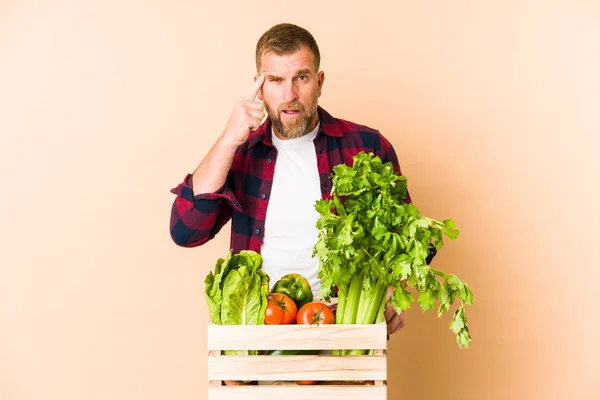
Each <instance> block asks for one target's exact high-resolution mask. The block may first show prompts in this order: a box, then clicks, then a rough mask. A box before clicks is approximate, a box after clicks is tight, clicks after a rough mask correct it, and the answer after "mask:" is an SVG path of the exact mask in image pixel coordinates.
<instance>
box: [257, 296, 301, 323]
mask: <svg viewBox="0 0 600 400" xmlns="http://www.w3.org/2000/svg"><path fill="white" fill-rule="evenodd" d="M297 312H298V309H297V308H296V303H294V300H292V298H291V297H289V296H286V295H285V294H283V293H271V294H270V295H269V296H267V309H266V310H265V324H266V325H280V324H293V323H294V322H295V321H296V313H297Z"/></svg>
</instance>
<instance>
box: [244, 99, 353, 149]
mask: <svg viewBox="0 0 600 400" xmlns="http://www.w3.org/2000/svg"><path fill="white" fill-rule="evenodd" d="M317 113H318V114H319V121H320V123H321V126H320V128H319V132H318V133H317V137H319V136H320V135H321V132H322V133H324V134H325V135H327V136H331V137H343V136H344V135H343V134H342V131H340V127H339V126H338V123H337V120H336V119H335V118H334V117H332V116H331V115H330V114H329V113H328V112H327V111H325V110H324V109H323V108H322V107H321V106H317ZM260 142H263V143H264V144H265V145H267V146H273V140H272V139H271V120H270V119H269V118H267V119H266V120H265V122H264V123H263V124H262V125H261V126H260V127H259V128H258V129H257V130H255V131H254V132H250V135H249V136H248V140H247V143H248V148H249V149H251V148H252V147H254V146H255V145H256V144H257V143H260Z"/></svg>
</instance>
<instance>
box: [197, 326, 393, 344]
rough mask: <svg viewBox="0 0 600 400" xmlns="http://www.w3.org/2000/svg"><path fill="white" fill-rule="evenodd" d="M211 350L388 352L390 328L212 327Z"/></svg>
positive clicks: (209, 336)
mask: <svg viewBox="0 0 600 400" xmlns="http://www.w3.org/2000/svg"><path fill="white" fill-rule="evenodd" d="M207 334H208V350H311V349H317V350H336V349H348V350H353V349H385V348H386V345H387V339H386V325H385V323H379V324H365V325H335V324H334V325H319V326H310V325H212V324H211V325H209V326H208V332H207Z"/></svg>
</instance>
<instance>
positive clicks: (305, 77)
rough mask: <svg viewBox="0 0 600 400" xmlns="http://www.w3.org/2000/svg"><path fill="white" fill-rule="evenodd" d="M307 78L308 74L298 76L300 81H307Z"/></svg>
mask: <svg viewBox="0 0 600 400" xmlns="http://www.w3.org/2000/svg"><path fill="white" fill-rule="evenodd" d="M307 79H308V76H306V75H300V76H299V77H298V80H299V81H305V80H307Z"/></svg>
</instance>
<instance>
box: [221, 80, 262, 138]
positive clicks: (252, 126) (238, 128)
mask: <svg viewBox="0 0 600 400" xmlns="http://www.w3.org/2000/svg"><path fill="white" fill-rule="evenodd" d="M264 82H265V75H264V74H260V75H259V77H258V78H256V81H255V82H254V85H253V86H252V89H251V90H250V92H248V94H247V95H246V97H244V98H243V99H240V100H239V101H238V102H237V103H236V105H235V107H234V108H233V111H232V112H231V115H230V116H229V121H227V126H226V127H225V130H224V131H223V135H222V137H221V140H222V141H223V142H225V143H227V145H230V146H232V147H233V148H234V149H237V148H238V147H239V146H241V145H242V144H243V143H244V142H245V141H246V139H247V138H248V135H249V134H250V132H252V131H255V130H257V129H258V127H259V126H260V124H261V122H262V120H263V118H264V117H265V112H264V107H265V106H264V104H263V103H262V102H260V101H257V100H256V97H257V95H258V91H259V90H260V89H261V88H262V85H263V83H264Z"/></svg>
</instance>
